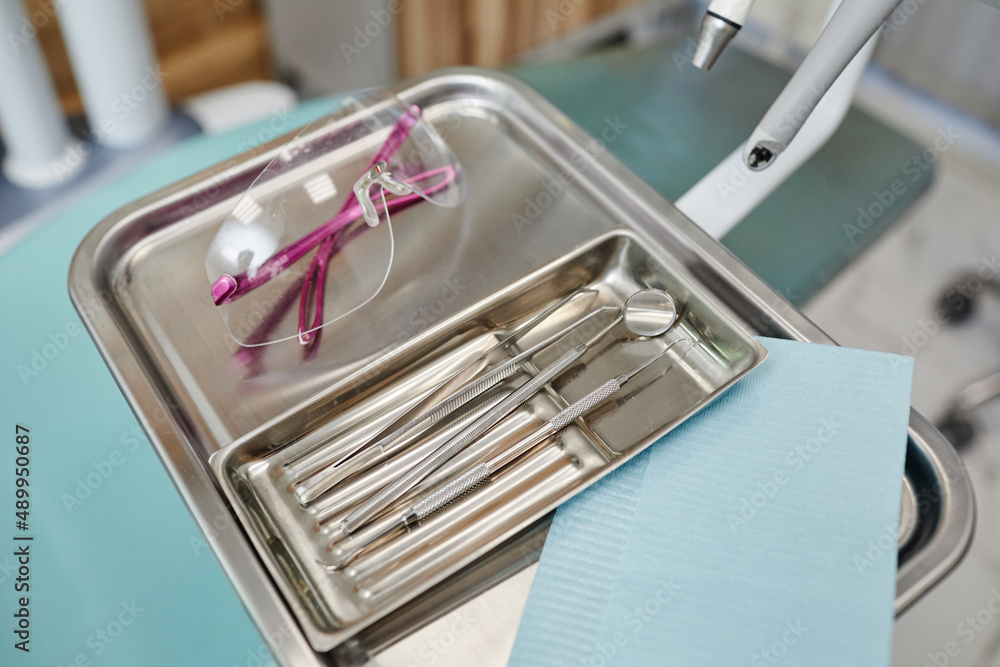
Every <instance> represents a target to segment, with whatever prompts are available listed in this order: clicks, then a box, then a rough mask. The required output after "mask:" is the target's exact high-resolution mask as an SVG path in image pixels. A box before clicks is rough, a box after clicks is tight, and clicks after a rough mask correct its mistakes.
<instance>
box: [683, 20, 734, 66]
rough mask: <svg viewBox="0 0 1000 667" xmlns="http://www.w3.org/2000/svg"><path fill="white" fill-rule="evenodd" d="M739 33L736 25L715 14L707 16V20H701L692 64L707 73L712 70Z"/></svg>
mask: <svg viewBox="0 0 1000 667" xmlns="http://www.w3.org/2000/svg"><path fill="white" fill-rule="evenodd" d="M737 32H739V28H738V27H736V25H734V24H732V23H727V22H726V21H723V20H722V19H721V18H719V17H718V16H715V15H714V14H705V18H703V19H702V20H701V33H700V34H699V35H698V44H697V45H696V46H695V49H694V55H693V56H691V63H692V64H693V65H694V66H695V67H698V68H701V69H703V70H705V71H708V70H710V69H712V65H714V64H715V61H716V60H718V59H719V56H720V55H722V51H723V49H725V48H726V45H727V44H729V42H730V41H731V40H732V39H733V37H735V36H736V33H737Z"/></svg>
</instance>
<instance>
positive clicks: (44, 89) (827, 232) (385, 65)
mask: <svg viewBox="0 0 1000 667" xmlns="http://www.w3.org/2000/svg"><path fill="white" fill-rule="evenodd" d="M76 3H79V5H77V4H76ZM0 6H3V9H4V13H5V14H4V19H3V20H4V23H3V24H0V25H2V26H3V27H4V31H5V32H6V34H4V35H2V38H3V41H4V45H3V47H2V48H5V49H6V48H10V49H12V50H13V52H14V53H16V54H24V53H28V52H31V51H37V54H38V56H39V59H40V60H39V62H40V63H41V64H42V68H41V69H36V70H33V71H34V75H33V76H32V77H31V78H30V81H29V82H28V84H27V85H28V87H29V88H31V89H32V91H33V92H31V91H28V92H29V93H30V94H31V95H34V96H35V97H36V98H37V99H38V100H41V102H42V103H43V106H44V103H45V101H46V100H48V101H49V106H50V107H54V108H50V109H49V110H48V112H46V114H47V118H49V120H45V119H43V118H41V115H45V114H41V115H40V114H38V113H37V112H33V113H32V114H31V115H32V116H33V118H31V119H27V120H25V119H24V118H22V117H21V116H18V111H17V109H16V108H15V107H17V105H18V103H19V102H20V101H23V99H24V97H23V96H24V95H26V94H28V93H24V92H23V91H22V90H21V89H18V88H17V87H16V86H18V85H25V82H24V81H20V82H18V81H15V79H16V78H17V77H16V73H12V72H11V66H12V63H13V61H14V59H12V58H10V57H9V56H8V55H7V54H4V55H3V56H0V122H2V127H0V133H2V138H3V142H4V146H5V148H4V149H3V150H4V156H5V158H6V160H5V170H4V176H3V177H0V251H2V250H3V249H4V248H5V247H9V246H10V245H12V244H13V243H14V242H15V241H16V240H17V239H18V238H20V237H22V236H23V235H25V234H28V233H31V232H32V231H33V230H34V229H37V228H39V227H41V226H44V224H45V221H46V220H48V219H50V218H51V217H52V216H53V215H54V214H55V213H57V212H59V211H65V210H67V209H68V208H69V207H71V206H72V203H73V201H74V200H75V199H76V198H78V197H81V196H84V194H86V193H87V192H90V191H93V190H94V189H97V188H100V187H102V185H105V184H107V183H109V182H111V181H113V180H114V178H115V177H116V175H119V174H121V173H122V172H123V171H124V170H127V169H129V168H131V167H132V166H134V165H135V164H138V163H140V162H143V161H145V160H148V159H150V158H151V157H153V156H154V155H156V154H157V153H160V152H163V151H166V150H169V149H170V147H171V146H173V145H174V144H177V143H179V142H182V141H184V140H186V139H187V138H189V137H192V136H195V135H199V134H205V133H218V132H224V131H229V130H232V129H233V128H237V127H240V126H242V125H245V124H247V123H250V122H253V121H261V120H265V119H271V121H272V122H271V127H272V130H273V131H271V132H269V133H268V134H266V135H263V134H261V133H258V134H256V135H253V136H248V137H247V140H246V141H245V142H244V144H245V145H244V146H243V148H251V147H252V146H253V145H255V144H257V143H261V142H263V141H266V140H269V139H272V138H274V136H277V135H278V134H282V133H284V132H287V131H290V130H292V129H293V127H292V126H289V125H288V123H287V121H285V122H283V121H282V118H283V116H282V114H283V113H284V112H285V111H287V110H289V109H291V108H293V107H295V106H296V105H297V104H299V103H301V102H302V101H304V100H309V99H312V98H319V97H323V96H328V95H333V94H338V93H343V92H346V91H350V90H353V89H358V88H362V87H367V86H384V85H391V84H392V83H394V82H396V81H399V80H403V79H406V78H408V77H411V76H414V75H418V74H421V73H424V72H427V71H430V70H434V69H437V68H441V67H447V66H452V65H479V66H485V67H500V68H506V69H508V70H510V71H512V72H514V73H515V74H516V75H518V76H522V77H524V78H525V79H527V80H528V82H529V83H531V84H532V85H534V86H536V87H537V88H538V89H539V90H540V91H541V92H542V93H543V94H544V95H546V96H547V97H549V99H551V100H552V101H553V102H554V103H555V104H556V105H557V106H559V107H560V108H561V109H562V110H563V111H564V112H565V113H567V115H569V116H570V117H571V118H573V119H574V120H576V121H577V122H578V123H580V124H581V125H582V126H584V128H585V129H587V130H588V131H591V132H592V133H596V132H597V131H599V130H600V128H601V124H602V123H603V122H604V121H605V120H606V119H607V118H608V117H614V118H618V117H619V116H620V117H621V118H622V119H624V122H625V123H626V124H628V125H629V126H630V127H633V128H636V129H638V130H639V132H637V133H635V134H630V135H629V138H628V139H627V140H626V141H622V142H619V143H616V144H614V145H612V146H610V147H609V148H610V150H611V151H612V152H613V153H615V154H616V155H617V156H618V157H619V158H620V159H622V160H623V161H624V162H625V163H626V164H628V165H629V166H630V167H632V168H633V169H634V170H635V171H637V173H639V175H640V176H642V177H643V178H645V179H646V180H647V181H648V182H650V184H651V185H653V186H654V187H656V188H657V189H658V190H659V191H660V192H661V193H662V194H664V196H666V197H667V198H668V199H671V200H676V199H677V198H678V197H679V196H680V195H681V194H682V193H684V192H685V191H686V190H687V188H689V187H690V186H691V185H693V184H694V183H695V182H696V181H697V180H698V179H699V178H700V177H701V176H702V175H704V173H706V171H707V169H708V168H710V167H711V166H712V165H713V164H715V163H716V162H718V161H719V160H720V159H721V158H722V157H723V156H724V155H725V154H726V152H727V151H728V150H731V149H732V148H734V147H735V146H736V145H737V140H738V139H739V138H740V137H744V138H745V137H746V136H748V135H749V131H750V130H751V129H752V128H753V127H754V125H755V124H756V122H757V121H758V120H759V119H760V116H761V114H762V113H763V111H764V110H765V109H766V108H767V105H768V103H769V101H770V100H772V99H773V98H774V96H775V95H776V94H777V92H778V91H779V90H780V89H781V86H782V85H783V83H784V82H785V81H787V79H788V77H789V76H790V75H791V72H792V71H793V70H794V68H795V67H796V66H797V64H798V63H799V62H801V60H802V58H803V57H804V56H805V54H806V53H807V52H808V50H809V48H810V47H811V45H812V43H813V42H814V40H815V39H816V36H817V35H818V33H819V30H820V27H821V25H822V22H823V18H824V16H825V14H826V12H827V10H828V5H827V3H826V2H823V1H821V0H758V2H757V3H756V5H755V7H754V9H753V12H752V13H751V15H750V19H749V20H748V22H747V24H746V25H745V27H744V28H743V30H742V31H741V32H740V34H739V35H738V36H737V37H736V39H735V41H734V43H733V45H732V46H731V47H730V49H729V50H728V51H727V52H726V53H725V54H723V56H722V58H721V59H720V63H719V65H718V67H717V68H716V69H715V70H713V71H711V72H704V71H701V70H698V69H696V68H694V67H692V66H690V60H691V55H692V53H693V48H694V43H695V42H694V40H695V38H696V36H697V34H698V25H699V23H700V21H701V17H702V16H703V15H704V11H705V5H704V4H699V3H697V2H687V1H685V0H656V1H652V2H651V1H648V0H542V1H532V0H390V1H388V2H386V1H385V0H372V1H368V0H351V1H350V2H348V1H347V0H145V2H142V3H136V2H131V1H125V0H94V1H93V2H90V1H89V0H88V1H87V2H84V0H58V1H54V0H23V2H22V0H0ZM122 8H130V9H129V10H128V11H129V12H130V13H120V12H121V11H122ZM126 14H127V15H126ZM122 34H131V35H133V36H134V37H135V39H134V40H133V42H134V43H133V44H132V46H131V47H130V48H132V49H133V51H132V52H133V53H137V54H138V57H137V59H136V60H135V62H136V63H142V64H143V65H142V67H140V68H139V69H138V70H137V71H138V73H139V75H140V76H139V78H138V79H136V80H135V82H134V84H129V85H128V86H125V87H122V86H121V85H119V86H118V88H116V89H114V90H113V91H112V94H111V95H110V97H109V96H108V95H107V94H106V93H105V94H104V98H103V102H100V101H99V100H101V95H102V93H101V92H100V91H99V90H97V88H99V86H98V85H96V84H94V83H93V81H92V79H94V78H95V77H96V78H97V79H99V80H106V79H107V78H108V77H111V78H113V75H114V72H112V71H110V70H107V68H108V65H107V63H104V64H98V65H96V67H97V73H96V74H95V73H94V71H93V68H92V67H90V66H91V65H94V64H93V63H89V64H88V63H87V62H85V61H86V59H87V56H86V53H87V51H88V48H89V49H92V48H93V46H92V43H93V41H94V40H96V41H98V42H99V41H100V40H112V38H115V43H117V42H118V41H119V40H118V37H119V36H121V35H122ZM998 34H1000V10H998V9H997V8H996V7H993V6H991V5H989V4H986V3H984V2H979V1H977V0H958V1H956V2H949V3H944V2H939V1H935V0H906V1H905V2H904V3H903V4H902V5H901V6H900V8H899V9H897V10H896V12H895V13H894V14H893V16H892V17H891V18H890V21H889V22H888V23H887V25H886V27H885V29H884V30H883V35H882V38H881V40H880V43H879V45H878V47H877V49H876V52H875V55H874V58H873V60H872V63H871V64H870V65H869V66H868V68H867V69H866V71H865V74H864V77H863V78H862V80H861V84H860V86H859V89H858V92H857V96H856V98H855V105H854V109H853V110H852V111H851V113H850V114H849V115H848V117H847V119H846V120H845V121H844V124H843V126H842V128H841V129H840V130H839V131H838V133H837V134H836V135H835V136H834V138H833V139H832V140H831V142H830V144H829V145H828V146H827V147H825V148H824V149H823V150H821V151H820V152H818V153H817V154H816V155H815V157H813V158H812V159H811V160H810V161H809V162H807V163H806V165H804V166H803V169H802V171H801V174H797V175H796V176H795V177H793V178H791V179H789V181H788V182H787V183H786V184H785V185H784V186H782V187H781V188H779V189H778V190H777V191H776V192H775V193H774V194H773V195H771V196H770V197H769V198H768V199H767V200H766V201H765V202H764V203H763V204H762V206H761V209H760V210H758V211H756V212H755V213H754V214H752V215H751V216H748V217H747V219H746V221H744V222H743V223H741V224H740V225H738V226H736V227H735V228H734V229H733V230H732V231H731V232H730V233H729V234H728V235H727V236H725V237H724V238H723V242H724V243H725V244H726V245H727V246H728V247H729V248H730V249H731V250H733V252H735V253H736V254H737V255H738V256H740V257H741V258H742V259H744V261H747V263H748V264H750V266H751V267H752V268H754V269H755V270H757V271H758V272H759V273H761V275H762V276H763V277H765V279H767V280H768V281H769V282H771V284H772V285H773V286H774V287H775V288H776V289H778V290H779V291H780V292H782V293H783V294H784V295H785V296H786V298H788V299H789V300H791V301H792V302H794V303H795V304H796V305H798V306H800V307H802V308H803V309H804V311H805V312H806V314H807V315H809V316H810V317H811V318H812V319H814V320H815V321H816V322H817V323H818V324H819V325H820V326H821V327H822V328H823V329H825V330H826V331H827V332H828V333H830V334H831V335H832V336H833V337H834V338H835V339H837V340H838V341H839V342H840V343H841V344H843V345H849V346H854V347H861V348H868V349H877V350H882V351H887V352H894V353H899V354H908V355H911V356H915V357H916V358H917V366H916V369H917V370H916V379H915V385H914V393H913V404H914V407H916V408H917V409H918V410H920V411H921V412H923V413H924V414H925V415H926V416H927V417H928V418H930V419H932V420H934V421H935V422H936V423H938V424H939V426H940V427H941V428H942V430H943V431H944V432H945V433H946V435H947V436H948V437H949V438H950V439H951V440H952V442H953V443H954V444H955V445H956V447H958V448H959V449H960V452H961V453H962V455H963V458H964V459H965V461H966V464H967V466H968V468H969V470H970V474H971V476H972V478H973V482H974V484H975V487H976V496H977V505H978V512H979V514H978V519H977V534H976V537H975V541H974V543H973V547H972V551H971V553H970V554H969V556H968V557H967V558H966V560H965V561H964V563H963V564H962V565H961V566H960V568H959V569H958V571H956V572H955V573H954V574H952V575H951V576H950V577H949V578H948V579H946V580H945V581H944V583H942V584H941V585H940V586H938V588H937V589H936V590H935V591H933V592H932V593H931V594H930V595H928V596H927V597H926V598H925V599H924V600H922V601H921V602H920V603H918V604H917V605H916V607H914V608H913V609H912V610H911V611H909V612H908V613H907V614H906V615H904V616H903V617H902V618H901V619H900V621H899V622H898V623H897V625H896V638H895V657H894V663H895V664H897V665H900V666H902V665H908V666H910V665H912V666H918V665H924V664H926V663H927V662H928V653H931V652H935V651H940V650H941V647H942V646H944V645H945V644H946V643H947V642H949V641H959V640H961V639H962V637H961V635H959V634H958V633H959V630H958V627H959V625H960V624H961V623H963V622H964V621H965V620H966V619H967V618H968V617H970V616H972V617H974V616H975V614H976V612H977V611H978V610H980V609H981V608H983V607H984V606H985V605H986V603H987V602H988V600H989V599H990V596H991V595H992V594H993V592H995V591H996V590H997V588H998V587H1000V511H998V509H1000V401H994V400H993V399H994V398H995V397H997V396H1000V289H998V288H1000V263H998V261H1000V257H998V255H1000V224H998V223H1000V40H997V39H996V36H997V35H998ZM81 35H83V36H81ZM88 38H89V39H90V40H91V44H90V45H88V43H87V39H88ZM144 58H145V60H143V59H144ZM4 60H6V61H7V65H6V67H5V65H4V64H3V63H4ZM130 62H131V61H130ZM102 67H103V68H105V70H102V69H101V68H102ZM111 69H113V67H112V68H111ZM88 70H90V71H88ZM88 82H89V83H88ZM600 82H605V83H608V84H610V83H611V82H613V83H614V84H615V86H619V87H614V88H611V87H607V88H606V87H603V86H599V85H598V84H599V83H600ZM95 91H96V92H95ZM611 91H613V92H611ZM609 96H610V97H611V99H608V98H609ZM100 103H104V104H110V105H111V106H110V107H109V108H110V109H112V111H111V112H108V111H104V112H103V114H104V115H103V116H102V113H100V112H98V111H96V110H95V109H96V106H97V105H98V104H100ZM122 105H124V106H122ZM157 107H160V108H162V109H163V112H162V113H157V112H155V108H157ZM595 107H599V108H600V111H599V112H596V111H594V108H595ZM126 109H128V110H127V111H126ZM595 114H596V115H595ZM22 115H23V114H22ZM123 115H124V117H122V116H123ZM107 118H110V119H111V120H112V121H113V122H111V123H107V124H105V125H104V126H103V130H102V122H103V120H106V119H107ZM45 123H49V127H50V128H51V127H57V128H58V127H65V128H68V129H65V130H64V131H65V132H66V139H65V141H63V142H62V143H59V142H56V145H54V146H53V148H52V150H53V151H55V152H56V153H59V152H60V151H63V152H64V153H63V156H62V157H58V156H56V157H57V159H56V162H58V163H59V164H60V165H61V172H60V173H57V174H56V176H55V177H54V178H50V176H52V174H47V175H46V173H41V172H38V171H32V170H31V169H29V168H23V164H21V165H20V166H19V164H20V163H19V162H18V161H17V160H18V159H27V158H25V157H24V156H29V157H30V156H31V155H32V154H33V153H32V152H33V151H36V148H37V147H36V146H35V145H33V144H32V143H31V142H30V141H28V138H29V137H30V136H31V133H32V132H40V133H41V134H43V135H44V136H45V137H51V134H52V132H51V131H50V130H46V129H45ZM22 124H23V125H22ZM33 124H35V125H37V124H41V125H42V127H41V128H38V127H34V128H32V127H31V126H32V125H33ZM61 131H63V130H61ZM720 133H721V134H722V135H724V137H725V138H724V139H723V140H721V142H720V140H719V139H718V135H719V134H720ZM727 142H728V143H727ZM43 143H44V142H43ZM81 147H82V148H81ZM17 151H21V152H22V154H21V155H20V157H19V155H17V154H15V153H17ZM42 152H44V151H42ZM73 155H76V158H72V156H73ZM67 156H70V157H67ZM29 161H30V160H29ZM896 181H901V182H902V183H903V187H902V190H903V192H902V194H899V193H897V194H893V195H892V201H890V202H889V203H886V201H885V198H886V196H887V195H886V194H885V193H887V192H895V191H894V190H893V189H892V183H894V182H896ZM141 194H144V193H136V196H140V195H141ZM876 203H881V204H882V207H881V208H873V206H874V205H875V204H876ZM875 210H877V211H879V212H878V213H877V214H874V213H873V211H875ZM866 215H867V218H866ZM95 222H96V221H95ZM810 225H812V226H810ZM852 230H854V231H852ZM948 664H950V665H968V666H972V665H981V666H986V665H1000V619H998V620H994V621H992V625H990V624H986V625H985V626H984V627H983V629H982V631H980V632H977V633H976V634H975V636H974V638H973V640H972V641H970V642H969V643H968V644H966V643H964V642H963V643H962V651H961V653H960V655H958V656H955V657H953V658H951V661H950V662H949V663H948Z"/></svg>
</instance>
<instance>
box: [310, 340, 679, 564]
mask: <svg viewBox="0 0 1000 667" xmlns="http://www.w3.org/2000/svg"><path fill="white" fill-rule="evenodd" d="M685 341H687V342H690V339H688V338H682V339H679V340H675V341H672V342H671V343H669V344H668V345H667V346H666V347H665V348H664V349H663V350H661V351H660V352H658V353H657V354H655V355H654V356H652V357H650V358H649V359H647V360H646V361H644V362H643V363H642V364H640V365H638V366H636V367H635V368H633V369H632V370H630V371H628V372H627V373H623V374H622V375H619V376H618V377H616V378H612V379H611V380H608V381H607V382H605V383H604V384H602V385H601V386H599V387H597V389H594V390H593V391H591V392H590V393H588V394H587V395H585V396H584V397H583V398H581V399H579V400H577V401H576V402H574V403H573V404H572V405H570V406H568V407H566V408H565V409H563V410H562V411H560V412H559V413H558V414H556V415H555V416H554V417H552V418H551V419H549V420H548V421H546V422H545V423H543V424H542V425H541V426H539V427H538V428H536V429H535V430H534V431H532V432H531V433H529V434H528V435H527V436H525V437H523V438H522V439H521V440H519V441H518V442H517V443H515V444H514V445H513V446H512V447H510V448H507V449H503V450H501V451H499V452H497V453H495V454H494V455H492V456H490V457H488V458H487V459H486V460H484V461H482V462H480V463H478V464H476V465H474V466H472V467H471V468H469V469H468V470H466V471H465V472H464V473H462V474H461V475H459V476H458V477H456V478H455V479H453V480H452V481H450V482H448V483H447V484H445V485H444V486H442V487H441V488H440V489H438V490H437V491H434V492H433V493H431V494H430V495H429V496H427V497H426V498H423V499H421V500H419V501H417V502H415V503H413V504H412V505H410V506H409V507H408V508H407V509H406V510H404V511H403V513H402V515H401V516H400V517H399V519H397V520H396V521H394V522H392V523H390V524H389V525H387V526H385V527H384V528H383V529H381V530H380V531H379V532H378V533H377V534H375V535H372V536H371V537H370V538H368V539H366V540H365V541H364V542H363V543H362V544H359V545H357V546H356V547H354V548H352V549H349V550H345V549H343V548H342V547H340V546H338V544H337V542H334V543H333V544H332V545H331V552H332V555H333V557H334V558H335V559H336V562H335V563H333V564H327V567H328V568H330V569H333V570H339V569H342V568H344V567H346V566H347V565H349V564H350V563H351V561H353V560H354V559H355V558H356V557H357V556H358V555H359V554H360V553H361V552H362V551H364V550H365V549H367V548H368V547H369V546H370V545H371V544H373V543H375V542H379V541H381V540H384V539H386V538H388V537H389V536H391V535H392V534H394V533H396V532H399V531H405V530H409V529H410V527H411V526H413V525H415V524H416V523H418V522H419V521H422V520H423V519H425V518H427V517H428V516H430V515H431V514H433V513H434V512H436V511H438V510H439V509H441V508H442V507H444V506H445V505H447V504H448V503H450V502H452V501H453V500H455V499H456V498H459V497H460V496H462V495H463V494H465V493H467V492H469V491H471V490H472V489H475V488H476V487H477V486H479V485H480V484H482V483H483V482H488V481H489V480H490V477H491V475H494V474H496V473H497V472H498V471H499V470H501V469H502V468H504V467H505V466H507V465H509V464H510V463H511V462H512V461H514V460H516V459H518V458H520V457H521V456H522V455H524V454H525V453H527V452H529V451H531V450H532V449H533V448H534V447H535V446H536V445H538V444H539V443H541V442H543V441H545V440H546V439H548V438H550V437H552V436H553V435H555V434H557V433H558V432H559V431H561V430H562V429H564V428H566V427H567V426H569V425H570V424H572V423H573V422H574V421H576V420H577V419H579V418H580V417H583V416H584V415H586V414H587V413H588V412H590V411H591V410H593V409H594V408H596V407H597V406H598V405H600V404H601V403H603V402H604V401H606V400H607V399H608V398H610V397H612V396H614V395H615V394H616V393H617V392H618V391H620V390H621V388H622V387H623V386H624V385H625V383H627V382H628V381H629V380H630V379H631V378H632V377H634V376H635V375H636V374H638V373H639V372H641V371H642V370H643V369H645V368H646V367H647V366H649V365H650V364H652V363H653V362H655V361H657V360H658V359H660V358H661V357H663V356H664V355H665V354H666V353H667V352H668V351H669V350H670V349H671V348H672V347H673V346H674V345H676V344H677V343H681V342H685Z"/></svg>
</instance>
